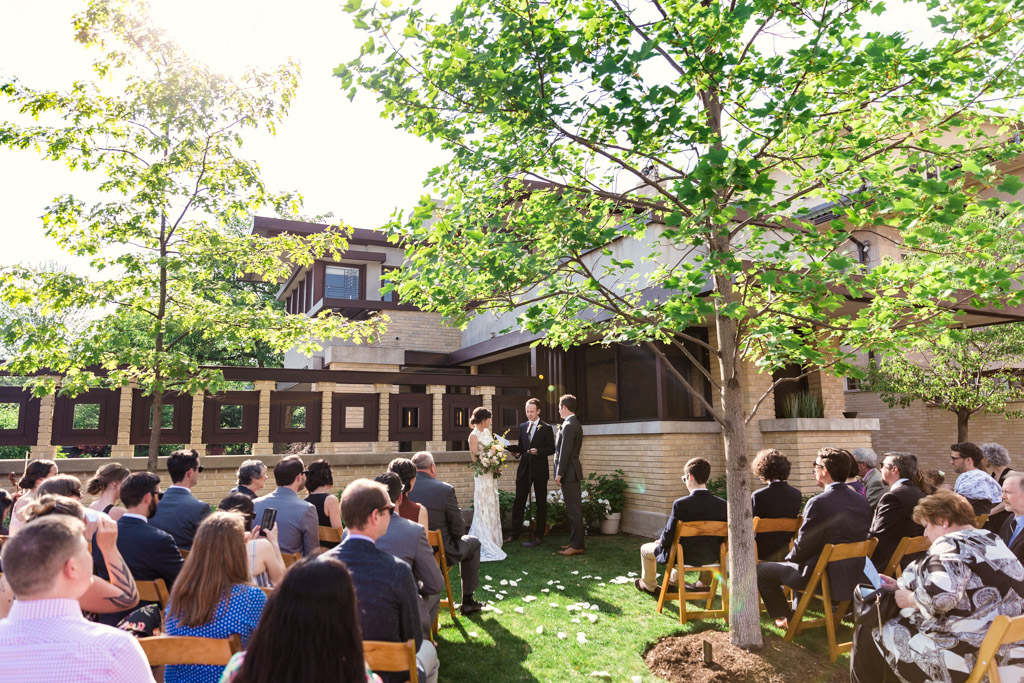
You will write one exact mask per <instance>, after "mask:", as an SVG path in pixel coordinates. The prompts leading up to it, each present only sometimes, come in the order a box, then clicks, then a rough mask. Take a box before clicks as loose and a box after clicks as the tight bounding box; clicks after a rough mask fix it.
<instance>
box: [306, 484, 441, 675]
mask: <svg viewBox="0 0 1024 683" xmlns="http://www.w3.org/2000/svg"><path fill="white" fill-rule="evenodd" d="M394 511H395V506H394V504H392V502H391V498H390V497H389V496H388V491H387V489H386V488H384V486H383V485H382V484H379V483H377V482H375V481H370V480H369V479H356V480H355V481H353V482H352V483H351V484H349V485H348V486H346V487H345V490H344V492H342V494H341V518H342V520H344V522H345V526H346V527H348V535H347V536H346V538H345V540H343V541H342V542H341V543H340V544H339V545H337V546H335V547H334V548H331V549H330V550H329V551H327V552H326V553H324V554H323V556H322V557H325V558H327V557H332V558H335V559H338V560H341V561H342V562H344V563H345V566H346V567H348V571H349V573H350V574H351V575H352V583H353V584H354V585H355V588H356V598H357V602H358V603H359V623H360V626H361V628H362V631H363V640H364V641H365V640H384V641H388V642H402V643H404V642H405V641H407V640H410V639H413V640H415V641H416V648H417V652H416V663H417V665H418V667H417V668H419V669H420V671H421V673H420V677H421V678H424V679H425V680H426V681H428V683H434V682H435V681H436V680H437V670H438V663H437V651H436V650H435V649H434V646H433V645H432V644H431V643H430V641H429V640H425V639H424V638H423V628H422V627H421V625H420V615H419V607H418V606H417V604H416V596H417V590H416V581H415V579H414V578H413V575H412V570H411V569H409V565H407V564H406V563H405V562H404V561H402V560H400V559H398V558H397V557H395V556H394V555H392V554H391V553H388V552H385V551H383V550H381V549H380V548H378V547H377V541H378V539H379V538H380V537H382V536H383V535H384V534H385V533H387V530H388V525H389V523H391V521H392V519H393V515H394ZM379 675H380V676H381V678H382V679H383V680H384V683H392V682H394V683H399V682H401V681H405V680H408V678H409V676H408V674H406V673H400V674H396V673H390V674H389V673H384V672H381V673H380V674H379Z"/></svg>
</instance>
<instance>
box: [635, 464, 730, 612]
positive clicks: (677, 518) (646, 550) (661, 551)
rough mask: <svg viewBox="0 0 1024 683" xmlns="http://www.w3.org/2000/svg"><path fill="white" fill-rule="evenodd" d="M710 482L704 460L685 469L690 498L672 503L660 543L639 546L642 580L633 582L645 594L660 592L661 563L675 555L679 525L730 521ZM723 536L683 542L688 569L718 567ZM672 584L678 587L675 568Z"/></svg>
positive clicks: (685, 539)
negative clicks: (708, 484) (675, 541)
mask: <svg viewBox="0 0 1024 683" xmlns="http://www.w3.org/2000/svg"><path fill="white" fill-rule="evenodd" d="M710 478H711V463H709V462H708V461H707V460H705V459H704V458H691V459H690V460H689V461H688V462H687V463H686V465H685V466H684V467H683V476H682V480H683V481H684V482H685V483H686V488H687V489H688V490H689V492H690V495H688V496H683V497H682V498H678V499H676V501H675V502H673V503H672V514H671V515H670V516H669V519H668V524H666V525H665V529H664V531H662V532H661V538H660V539H658V540H657V541H652V542H650V543H645V544H643V545H642V546H640V567H641V570H640V571H641V575H640V578H639V579H637V580H636V581H634V582H633V585H634V586H636V588H637V590H638V591H640V592H642V593H648V594H650V595H655V594H656V593H657V592H658V563H659V562H660V563H662V564H664V563H666V562H668V556H669V553H671V552H672V541H673V539H674V538H675V534H676V522H724V521H726V520H727V517H728V511H727V504H726V502H725V501H724V500H722V499H721V498H719V497H718V496H716V495H713V494H712V493H711V492H710V491H708V487H707V483H708V479H710ZM721 544H722V539H721V537H720V536H688V537H684V538H682V539H680V545H682V547H683V560H684V561H685V562H686V564H688V565H692V566H699V565H704V564H715V563H717V562H718V560H719V552H718V551H719V548H720V547H721ZM667 580H668V582H669V583H670V584H674V583H677V581H678V579H677V577H676V571H675V569H674V568H673V569H672V571H671V576H670V577H669V578H668V579H667ZM699 587H700V586H699V585H691V584H686V588H687V590H697V589H698V588H699Z"/></svg>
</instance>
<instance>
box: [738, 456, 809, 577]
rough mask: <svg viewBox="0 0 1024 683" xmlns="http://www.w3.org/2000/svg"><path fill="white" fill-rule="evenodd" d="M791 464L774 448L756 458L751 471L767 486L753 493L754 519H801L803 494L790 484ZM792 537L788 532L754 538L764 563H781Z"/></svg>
mask: <svg viewBox="0 0 1024 683" xmlns="http://www.w3.org/2000/svg"><path fill="white" fill-rule="evenodd" d="M791 468H792V465H791V464H790V462H789V458H787V457H786V454H785V453H783V452H782V451H780V450H777V449H775V448H766V449H764V450H762V451H759V452H758V454H757V455H756V456H754V462H752V463H751V464H750V471H751V472H753V474H754V476H755V477H757V478H758V479H760V480H761V481H763V482H764V483H765V484H767V486H765V487H764V488H760V489H758V490H757V491H754V492H753V493H752V494H750V502H751V505H752V506H753V508H754V516H755V517H761V518H762V519H767V518H769V517H792V518H796V517H799V516H800V508H801V507H803V495H802V494H801V493H800V489H797V488H795V487H793V486H790V485H789V484H788V483H787V481H786V480H787V479H789V471H790V469H791ZM791 538H792V534H790V533H789V532H786V531H773V532H767V533H760V534H757V536H756V537H755V538H754V541H755V542H756V543H757V556H758V558H759V559H761V560H772V561H775V560H781V559H782V558H783V557H784V556H785V555H786V553H787V552H788V551H789V540H790V539H791Z"/></svg>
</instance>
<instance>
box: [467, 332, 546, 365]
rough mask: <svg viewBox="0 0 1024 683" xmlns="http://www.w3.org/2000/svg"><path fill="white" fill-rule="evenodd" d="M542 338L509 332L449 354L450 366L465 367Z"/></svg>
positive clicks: (527, 333)
mask: <svg viewBox="0 0 1024 683" xmlns="http://www.w3.org/2000/svg"><path fill="white" fill-rule="evenodd" d="M540 338H541V335H539V334H530V333H529V332H522V331H519V332H509V333H508V334H503V335H501V336H500V337H494V338H493V339H485V340H484V341H482V342H477V343H476V344H471V345H469V346H467V347H465V348H461V349H459V350H458V351H452V352H451V353H449V354H448V362H449V364H450V365H464V364H466V363H469V362H471V361H475V360H478V359H481V358H484V357H485V356H490V355H493V354H495V353H501V352H502V351H508V350H509V349H514V348H518V347H520V346H525V345H527V344H530V343H533V342H534V341H536V340H538V339H540Z"/></svg>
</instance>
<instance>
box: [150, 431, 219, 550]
mask: <svg viewBox="0 0 1024 683" xmlns="http://www.w3.org/2000/svg"><path fill="white" fill-rule="evenodd" d="M202 471H203V468H202V466H201V465H200V464H199V453H198V452H197V451H195V450H192V449H188V448H185V449H182V450H178V451H174V452H173V453H171V455H170V457H169V458H167V473H168V474H169V475H171V485H170V486H168V487H167V490H166V491H164V496H163V498H161V499H160V507H158V508H157V511H156V514H155V515H153V519H152V520H151V521H150V523H151V524H152V525H153V526H155V527H156V528H158V529H163V530H164V531H166V532H167V533H169V534H170V535H171V536H172V537H173V538H174V542H175V543H176V544H177V545H178V547H179V548H181V549H183V550H188V549H189V548H191V547H192V538H193V537H194V536H195V535H196V530H197V529H198V528H199V525H200V524H202V522H203V520H204V519H205V518H206V516H207V515H209V514H210V506H209V505H208V504H206V503H204V502H203V501H201V500H199V499H198V498H196V497H195V496H193V495H192V487H193V486H195V485H196V482H197V481H199V473H200V472H202Z"/></svg>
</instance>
